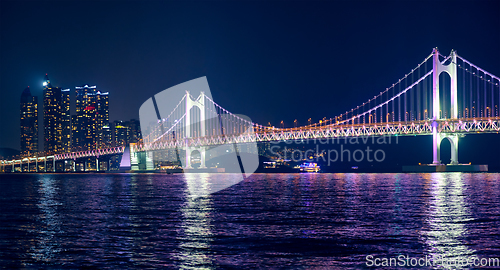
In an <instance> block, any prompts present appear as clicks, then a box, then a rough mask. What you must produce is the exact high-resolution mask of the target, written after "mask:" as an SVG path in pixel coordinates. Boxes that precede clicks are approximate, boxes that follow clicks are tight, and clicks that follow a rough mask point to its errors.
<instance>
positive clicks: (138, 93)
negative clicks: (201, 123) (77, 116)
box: [0, 1, 500, 149]
mask: <svg viewBox="0 0 500 270" xmlns="http://www.w3.org/2000/svg"><path fill="white" fill-rule="evenodd" d="M0 5H1V8H0V12H1V18H0V29H1V47H0V55H1V58H2V61H1V63H0V67H1V71H0V74H1V75H0V89H1V90H0V91H1V94H2V99H1V100H0V113H1V114H2V117H0V119H1V120H0V121H1V122H0V126H1V127H2V132H1V133H0V148H4V147H8V148H14V149H19V100H20V96H21V93H22V91H23V90H24V89H25V88H26V87H27V86H30V89H31V91H32V94H33V95H37V96H39V99H40V97H41V92H42V88H43V87H42V81H43V77H44V76H45V74H46V73H47V74H48V75H49V77H50V79H51V81H52V82H53V85H54V86H57V87H61V88H62V89H65V88H70V89H72V95H73V97H74V87H75V86H80V85H84V84H89V85H97V87H98V88H99V89H100V90H101V91H104V92H109V93H110V121H114V120H125V121H126V120H130V119H138V118H139V115H138V110H139V107H140V106H141V105H142V103H143V102H144V101H146V100H147V99H148V98H149V97H151V96H152V95H154V94H156V93H158V92H160V91H162V90H164V89H166V88H169V87H171V86H174V85H176V84H179V83H182V82H185V81H188V80H191V79H194V78H197V77H201V76H207V79H208V83H209V84H210V88H211V91H212V94H213V97H214V100H216V101H217V103H219V104H221V105H222V106H223V107H225V108H226V109H227V110H229V111H231V112H233V113H240V114H245V115H248V116H249V117H250V118H252V120H253V121H254V122H256V123H259V124H262V125H266V124H267V123H268V122H270V123H271V124H272V125H275V126H278V125H279V123H280V121H281V120H283V121H284V123H285V126H286V127H291V126H293V121H294V120H295V119H297V120H298V123H299V124H300V125H304V124H306V123H307V119H309V118H312V119H313V121H318V120H320V119H322V118H323V117H327V118H330V117H333V116H335V115H338V114H340V113H342V112H345V111H346V110H348V109H350V108H352V107H354V106H356V105H358V104H361V103H363V102H365V101H366V100H367V99H368V98H370V97H372V96H373V95H375V94H378V93H379V92H380V91H382V90H384V89H385V88H386V87H388V86H390V85H391V84H392V83H394V82H396V81H397V80H398V79H399V78H401V77H402V76H404V74H406V73H408V72H409V71H410V70H411V69H412V68H414V67H415V66H416V65H417V64H418V63H420V62H421V61H422V60H423V59H424V58H425V57H426V56H427V55H429V54H430V53H431V50H432V48H434V47H438V48H439V49H440V52H441V53H442V54H444V55H448V54H449V52H450V50H451V49H455V50H457V52H458V54H459V55H461V56H463V57H465V58H466V59H468V60H470V61H471V62H473V63H475V64H477V65H479V66H481V67H482V68H484V69H485V70H487V71H489V72H491V73H493V74H495V75H500V65H499V63H500V50H498V44H500V16H499V15H500V3H499V2H497V1H461V2H452V1H440V2H437V3H433V2H404V3H402V2H392V1H384V2H370V1H356V2H347V1H335V2H313V3H309V2H292V3H284V2H187V3H186V2H155V1H153V2H146V3H142V2H119V3H117V2H71V3H67V2H27V3H26V2H23V3H17V2H15V1H2V2H1V3H0ZM431 6H432V7H433V8H430V7H431ZM40 100H41V99H40ZM73 100H74V99H73ZM40 105H41V101H39V106H40ZM256 105H258V106H256ZM40 111H41V110H40V109H39V114H40ZM39 117H40V118H39V119H41V116H39ZM39 126H40V127H42V126H43V123H42V122H39Z"/></svg>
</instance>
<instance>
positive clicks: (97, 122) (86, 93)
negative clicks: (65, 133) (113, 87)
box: [73, 85, 109, 150]
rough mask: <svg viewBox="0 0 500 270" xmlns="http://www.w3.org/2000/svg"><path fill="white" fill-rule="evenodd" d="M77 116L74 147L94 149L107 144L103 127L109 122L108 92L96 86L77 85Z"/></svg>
mask: <svg viewBox="0 0 500 270" xmlns="http://www.w3.org/2000/svg"><path fill="white" fill-rule="evenodd" d="M75 93H76V100H75V104H76V117H75V120H76V121H75V123H74V125H76V126H77V128H76V130H75V132H74V134H73V144H74V149H77V150H92V149H96V148H98V147H100V146H101V145H103V144H105V138H104V137H105V135H104V133H103V130H102V129H103V127H104V126H106V124H107V123H108V122H109V98H108V93H101V92H100V91H99V90H97V87H96V86H88V85H85V86H77V87H75Z"/></svg>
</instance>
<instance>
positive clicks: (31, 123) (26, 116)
mask: <svg viewBox="0 0 500 270" xmlns="http://www.w3.org/2000/svg"><path fill="white" fill-rule="evenodd" d="M37 152H38V97H37V96H32V95H31V92H30V88H29V87H27V88H26V89H24V91H23V93H22V94H21V156H23V157H30V156H34V155H36V153H37Z"/></svg>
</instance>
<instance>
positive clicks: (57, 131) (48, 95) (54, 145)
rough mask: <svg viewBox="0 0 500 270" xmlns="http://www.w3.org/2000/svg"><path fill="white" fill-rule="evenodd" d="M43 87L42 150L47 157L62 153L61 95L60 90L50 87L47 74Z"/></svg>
mask: <svg viewBox="0 0 500 270" xmlns="http://www.w3.org/2000/svg"><path fill="white" fill-rule="evenodd" d="M43 86H44V89H43V125H44V140H45V141H44V149H45V153H46V154H47V155H51V154H56V153H60V152H62V151H63V146H62V118H61V116H62V113H61V111H62V110H61V105H62V94H61V88H59V87H52V84H51V83H50V80H49V77H48V75H47V74H45V79H44V82H43Z"/></svg>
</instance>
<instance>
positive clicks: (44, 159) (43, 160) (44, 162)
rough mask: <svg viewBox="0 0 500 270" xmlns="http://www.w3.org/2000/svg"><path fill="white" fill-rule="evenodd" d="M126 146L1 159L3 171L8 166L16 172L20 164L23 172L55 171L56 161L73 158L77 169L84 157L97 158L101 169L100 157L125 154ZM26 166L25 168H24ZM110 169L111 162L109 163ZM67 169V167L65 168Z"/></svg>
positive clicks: (96, 161) (84, 163)
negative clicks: (78, 163)
mask: <svg viewBox="0 0 500 270" xmlns="http://www.w3.org/2000/svg"><path fill="white" fill-rule="evenodd" d="M124 150H125V147H124V146H119V147H105V148H102V149H95V150H89V151H78V152H71V153H64V154H57V155H47V156H39V157H30V158H21V159H17V160H2V161H0V165H1V167H0V169H1V171H5V169H6V168H7V167H9V168H11V172H15V168H16V166H19V168H20V171H21V172H24V171H26V172H55V171H56V161H64V160H73V164H72V171H76V160H78V159H83V158H89V157H91V158H95V159H96V160H95V164H96V170H97V171H99V170H100V168H99V164H100V162H99V158H100V157H106V156H110V155H117V154H123V152H124ZM23 166H24V169H23ZM86 167H87V166H86V160H83V171H86ZM108 169H109V164H108ZM63 171H65V169H63Z"/></svg>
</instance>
